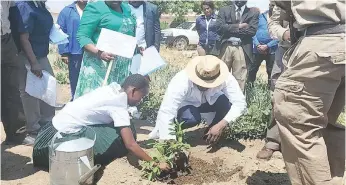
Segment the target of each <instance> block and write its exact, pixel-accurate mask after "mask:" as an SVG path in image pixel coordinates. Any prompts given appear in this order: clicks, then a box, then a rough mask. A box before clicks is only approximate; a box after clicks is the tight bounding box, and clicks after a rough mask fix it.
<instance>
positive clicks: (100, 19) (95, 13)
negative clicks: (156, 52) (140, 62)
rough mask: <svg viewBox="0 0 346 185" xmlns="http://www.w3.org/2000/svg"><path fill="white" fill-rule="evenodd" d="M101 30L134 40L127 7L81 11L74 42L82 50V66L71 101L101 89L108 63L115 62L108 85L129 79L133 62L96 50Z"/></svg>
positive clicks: (106, 5) (102, 5) (101, 5)
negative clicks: (120, 34) (78, 44)
mask: <svg viewBox="0 0 346 185" xmlns="http://www.w3.org/2000/svg"><path fill="white" fill-rule="evenodd" d="M102 28H107V29H110V30H113V31H117V32H120V33H123V34H127V35H131V36H135V33H136V19H135V17H133V15H131V9H130V7H129V5H128V4H127V3H122V2H121V1H98V2H94V3H89V4H88V5H87V6H86V8H85V9H84V12H83V16H82V19H81V22H80V26H79V30H78V33H77V39H78V41H79V43H80V45H81V47H84V50H85V52H84V56H83V62H82V66H81V69H80V74H79V79H78V83H77V87H76V92H75V95H74V97H75V98H78V97H80V96H82V95H83V94H86V93H88V92H90V91H92V90H94V89H96V88H98V87H100V86H101V85H102V82H103V80H104V78H105V76H106V71H107V68H108V64H109V62H110V61H112V60H114V63H113V66H112V69H111V72H110V75H109V78H108V84H109V83H111V82H117V83H120V84H121V83H122V82H123V80H124V79H125V78H126V77H127V76H129V75H130V66H131V61H132V59H129V58H124V57H120V56H114V55H112V54H110V53H107V52H104V51H100V50H98V49H97V48H96V43H97V40H98V38H99V36H100V32H101V29H102ZM120 44H121V43H120Z"/></svg>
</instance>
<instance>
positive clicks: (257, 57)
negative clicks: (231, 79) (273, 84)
mask: <svg viewBox="0 0 346 185" xmlns="http://www.w3.org/2000/svg"><path fill="white" fill-rule="evenodd" d="M263 60H265V61H266V68H267V74H268V84H269V85H270V76H271V72H272V69H273V64H274V61H275V54H274V53H273V54H266V55H263V54H258V53H256V54H254V60H253V62H252V63H250V67H249V76H248V82H252V83H253V82H255V80H256V75H257V71H258V69H259V67H260V66H261V63H262V61H263Z"/></svg>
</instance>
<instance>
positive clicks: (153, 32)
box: [143, 2, 161, 51]
mask: <svg viewBox="0 0 346 185" xmlns="http://www.w3.org/2000/svg"><path fill="white" fill-rule="evenodd" d="M143 12H144V28H145V41H146V43H147V47H150V46H155V47H156V49H157V50H158V51H160V40H161V29H160V15H159V12H158V8H157V6H156V5H154V4H152V3H149V2H144V3H143Z"/></svg>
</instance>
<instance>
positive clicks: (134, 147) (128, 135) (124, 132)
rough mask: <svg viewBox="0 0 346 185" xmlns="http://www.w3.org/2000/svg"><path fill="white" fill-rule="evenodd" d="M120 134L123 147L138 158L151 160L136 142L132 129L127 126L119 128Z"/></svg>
mask: <svg viewBox="0 0 346 185" xmlns="http://www.w3.org/2000/svg"><path fill="white" fill-rule="evenodd" d="M120 135H121V137H122V139H123V141H124V144H125V147H126V148H127V149H128V150H129V151H130V152H132V153H133V154H135V156H136V157H138V158H139V159H140V160H143V161H151V160H153V159H152V158H151V157H150V156H149V155H148V154H147V153H146V152H145V151H144V150H143V149H142V148H141V147H140V146H139V145H138V143H137V142H136V140H135V139H134V138H133V134H132V131H131V129H130V128H129V127H123V128H121V130H120Z"/></svg>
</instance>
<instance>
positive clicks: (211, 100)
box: [150, 55, 246, 143]
mask: <svg viewBox="0 0 346 185" xmlns="http://www.w3.org/2000/svg"><path fill="white" fill-rule="evenodd" d="M245 110H246V102H245V97H244V95H243V93H242V90H241V89H240V87H239V84H238V82H237V80H236V79H235V78H234V76H233V75H232V74H231V73H230V72H229V70H228V68H227V65H226V64H225V63H224V62H223V61H222V60H220V59H219V58H217V57H215V56H211V55H207V56H197V57H195V58H194V59H192V61H191V62H190V63H189V64H188V65H187V67H186V68H185V69H184V70H182V71H181V72H179V73H177V74H176V75H175V76H174V78H173V79H172V80H171V82H170V83H169V85H168V88H167V90H166V93H165V96H164V99H163V102H162V104H161V107H160V110H159V112H158V116H157V120H156V126H155V128H154V130H153V131H152V132H151V133H150V138H152V139H156V138H159V139H163V140H166V139H175V136H174V135H172V134H170V129H171V127H172V126H171V124H170V123H172V122H173V120H174V119H177V120H178V121H179V122H184V124H183V128H184V129H186V128H190V127H193V126H196V125H198V124H199V123H201V121H202V118H201V114H203V113H207V115H206V116H207V117H205V118H206V121H207V122H208V123H209V127H208V129H207V130H206V132H205V133H206V139H207V141H208V142H209V143H213V142H216V141H218V139H219V138H220V136H221V134H222V132H223V130H224V128H225V127H226V126H227V125H229V124H231V123H232V122H234V121H235V120H236V119H237V118H238V117H239V116H241V115H242V114H243V112H244V111H245ZM211 113H213V114H215V116H213V119H210V118H211V116H212V114H211ZM208 118H209V119H208Z"/></svg>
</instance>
